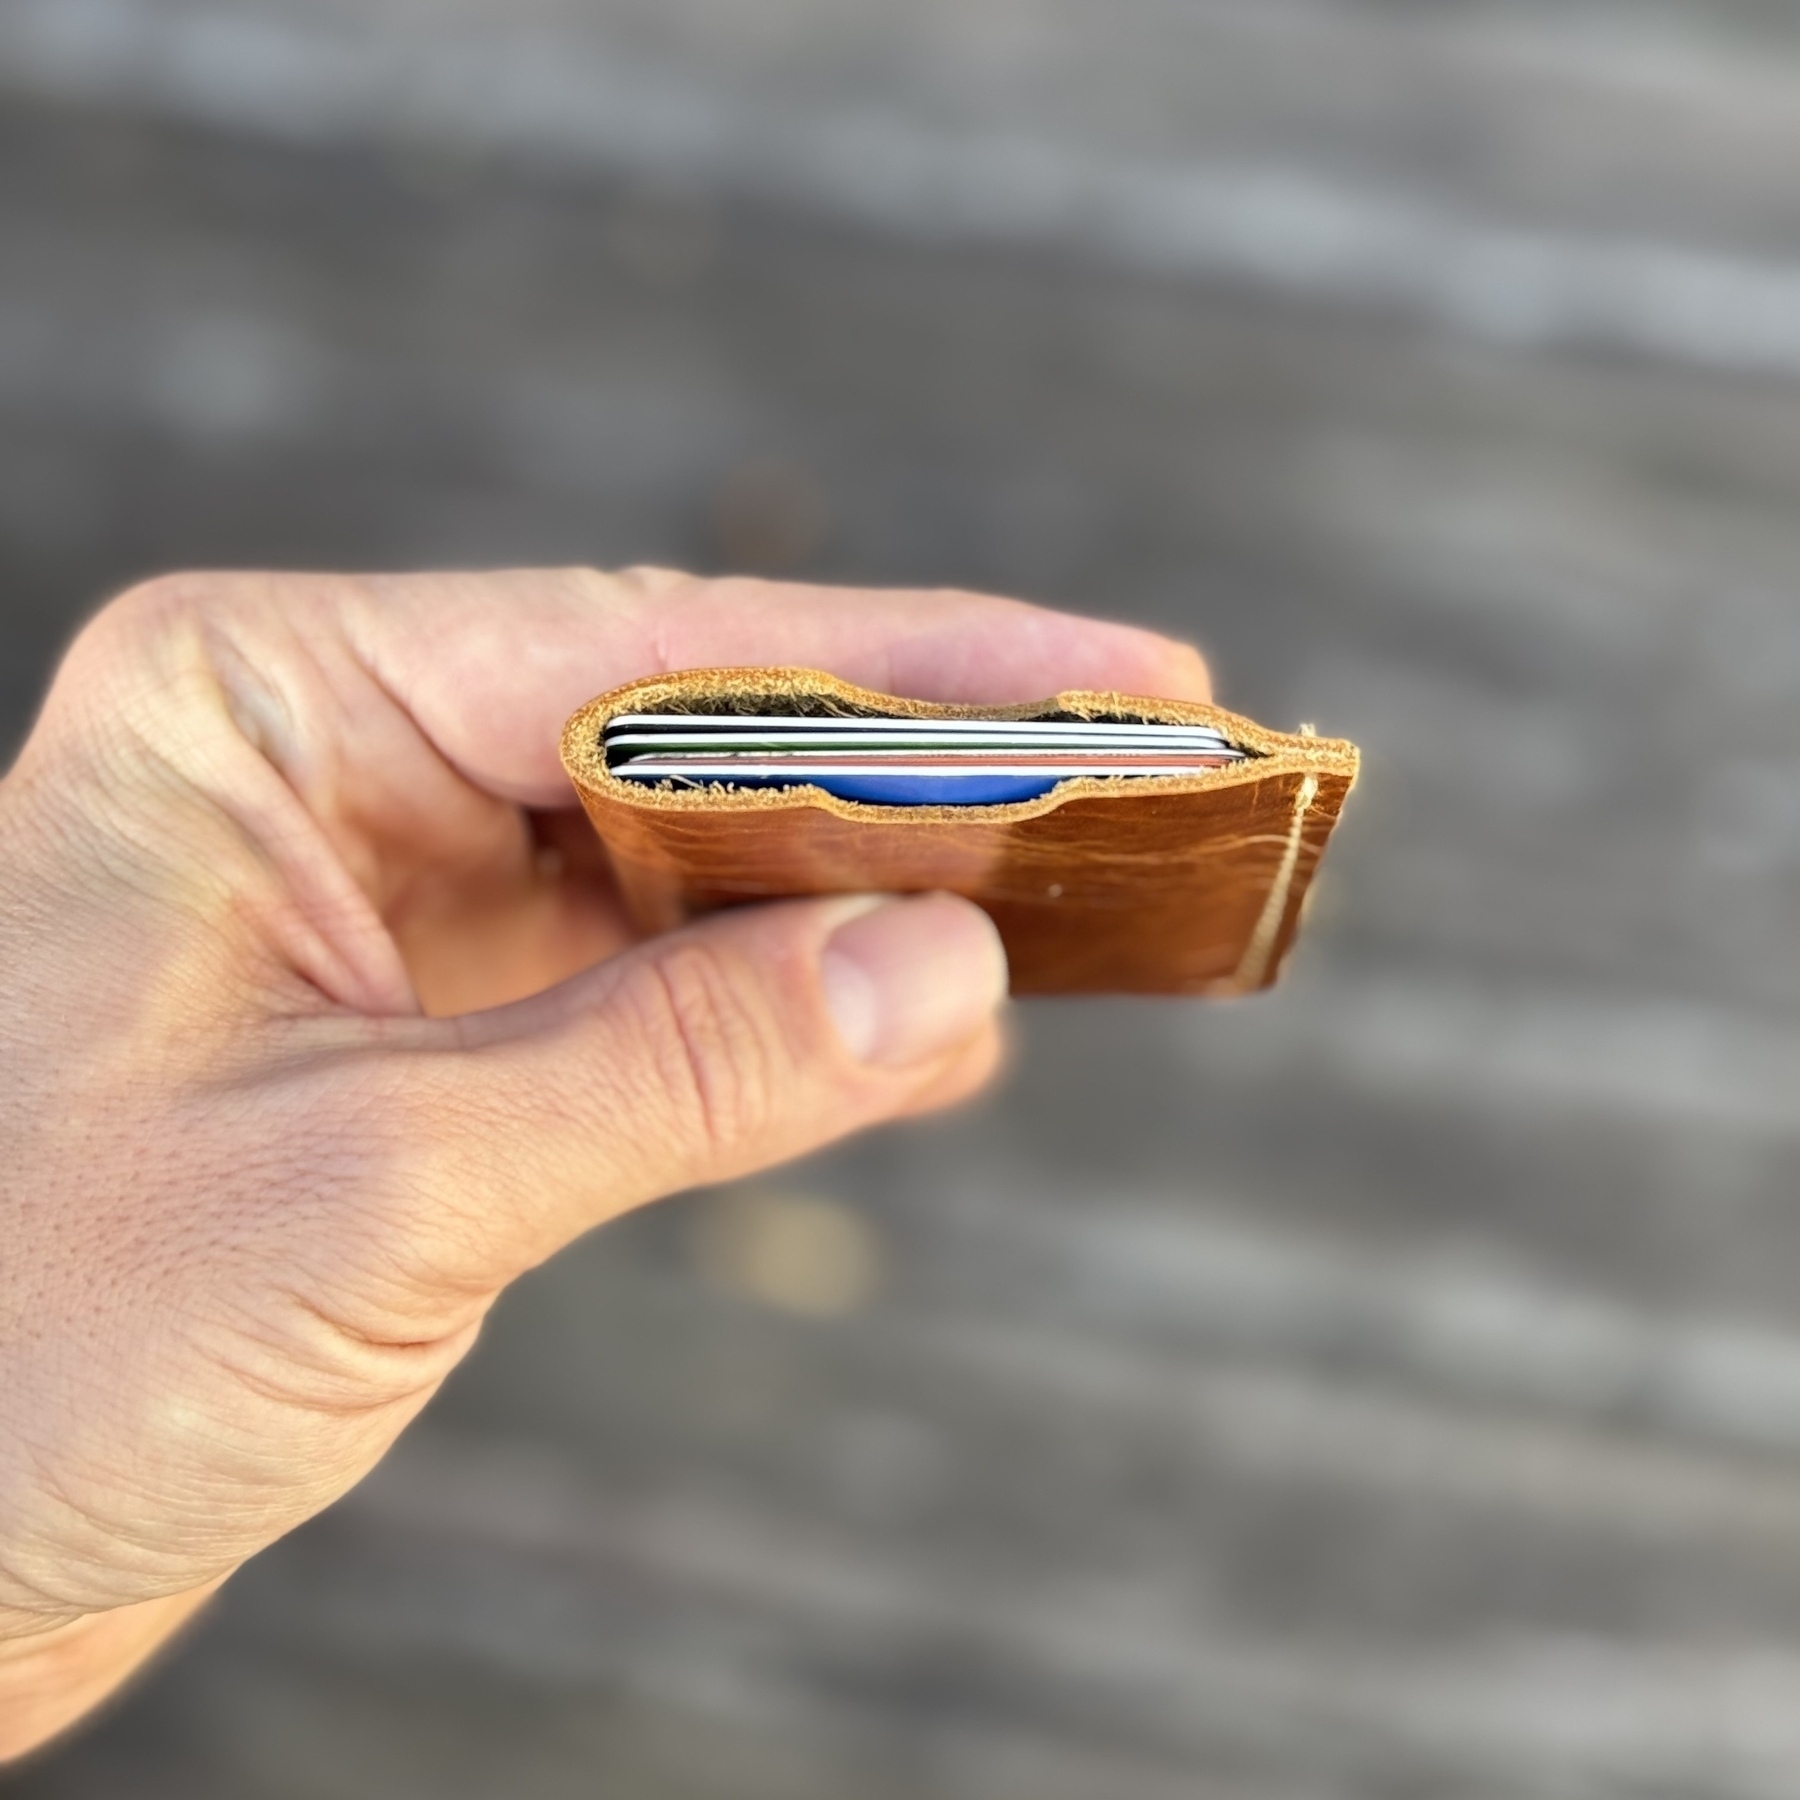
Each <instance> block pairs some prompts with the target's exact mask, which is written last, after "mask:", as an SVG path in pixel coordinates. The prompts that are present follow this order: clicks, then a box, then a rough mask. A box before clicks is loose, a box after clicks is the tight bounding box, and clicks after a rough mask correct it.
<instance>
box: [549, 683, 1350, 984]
mask: <svg viewBox="0 0 1800 1800" xmlns="http://www.w3.org/2000/svg"><path fill="white" fill-rule="evenodd" d="M655 712H669V713H689V714H693V713H734V714H754V713H785V714H796V715H820V716H824V715H835V716H877V717H880V716H885V717H899V718H926V719H968V718H988V719H1054V718H1063V719H1068V718H1081V719H1105V720H1112V721H1127V722H1131V723H1151V724H1192V725H1211V726H1214V727H1216V728H1217V729H1219V730H1221V731H1223V732H1224V734H1225V735H1226V736H1227V737H1228V738H1229V739H1230V740H1231V741H1232V742H1233V743H1234V744H1237V745H1239V746H1241V747H1242V748H1243V749H1246V750H1249V751H1251V752H1253V753H1254V754H1253V755H1252V756H1250V757H1249V758H1248V759H1246V760H1245V761H1243V762H1239V763H1234V764H1231V765H1229V766H1227V767H1224V768H1218V769H1208V770H1204V771H1200V772H1197V773H1194V774H1188V775H1168V776H1147V777H1143V778H1141V779H1119V778H1116V777H1115V778H1104V779H1102V778H1094V777H1088V776H1084V777H1079V778H1076V779H1073V780H1069V781H1064V782H1062V783H1060V784H1059V785H1058V786H1057V787H1056V788H1055V789H1054V790H1053V791H1052V792H1050V793H1048V794H1045V795H1042V796H1041V797H1040V798H1038V799H1035V800H1024V801H1016V802H1013V803H1011V804H1009V805H1003V806H872V805H866V804H864V803H862V802H859V801H853V800H840V799H838V798H836V797H835V796H833V795H830V794H827V793H825V792H824V791H823V790H822V789H820V788H816V787H792V788H731V787H692V788H677V787H675V786H673V785H672V784H671V785H661V786H652V785H646V784H645V783H642V782H631V781H621V780H619V779H618V778H617V777H615V776H614V775H612V774H611V773H610V772H609V771H608V769H607V766H606V756H605V753H604V750H603V748H602V744H601V734H602V732H603V730H604V728H605V726H606V722H607V720H608V719H610V718H612V717H613V716H614V715H615V714H619V713H655ZM562 756H563V764H564V766H565V767H566V768H567V769H568V771H569V774H570V776H571V777H572V778H573V779H574V782H575V787H576V790H577V792H579V794H580V795H581V803H582V805H583V806H584V807H586V809H587V814H588V817H589V818H590V819H591V820H592V821H593V823H594V829H595V830H596V831H598V832H599V834H600V837H601V840H602V842H603V843H604V844H605V846H606V849H607V853H608V856H609V858H610V860H611V863H612V866H613V870H614V872H615V874H616V876H617V879H618V884H619V888H620V892H621V893H622V895H623V896H624V899H625V902H626V904H627V906H628V907H629V908H630V910H631V912H632V914H633V916H634V918H635V919H636V921H637V923H638V924H639V925H640V926H641V927H642V928H643V929H645V930H647V931H662V930H667V929H669V928H670V927H672V926H675V925H679V924H681V923H683V922H684V921H685V920H687V919H690V918H693V917H695V916H696V915H698V914H701V913H705V912H710V911H713V910H714V909H716V908H718V907H722V906H732V905H738V904H742V903H743V902H746V901H752V900H766V899H772V898H776V897H780V896H791V895H799V894H839V893H864V892H876V891H880V892H896V893H920V892H929V891H933V890H947V891H948V892H951V893H956V894H962V895H965V896H966V897H967V898H969V899H970V900H973V901H974V902H975V903H976V904H977V905H979V906H980V907H982V908H983V909H984V910H985V911H986V912H987V913H988V914H989V915H990V916H991V917H992V919H993V920H994V922H995V924H996V925H998V926H999V928H1000V935H1001V937H1002V939H1003V940H1004V941H1005V944H1006V952H1007V956H1008V958H1009V959H1010V962H1011V966H1012V987H1013V992H1014V993H1015V994H1102V993H1117V994H1210V995H1230V994H1245V993H1250V992H1252V991H1254V990H1255V989H1258V988H1264V987H1267V986H1269V985H1270V983H1272V982H1273V981H1274V979H1275V977H1276V975H1277V974H1278V973H1279V972H1280V969H1281V965H1282V962H1283V961H1284V959H1285V958H1286V956H1287V953H1288V951H1289V949H1290V948H1291V947H1292V945H1293V942H1294V938H1295V936H1296V934H1297V933H1298V931H1299V928H1300V919H1301V915H1302V912H1303V909H1304V903H1305V900H1306V896H1307V893H1308V890H1309V888H1310V885H1311V882H1312V878H1313V875H1314V872H1315V871H1316V870H1317V868H1318V866H1319V859H1320V857H1321V856H1323V854H1324V851H1325V845H1326V841H1327V840H1328V839H1329V838H1330V836H1331V832H1332V827H1333V826H1334V825H1335V824H1336V823H1337V819H1338V814H1339V813H1340V811H1341V810H1342V808H1343V804H1344V799H1345V796H1346V795H1347V794H1348V793H1349V792H1350V789H1351V786H1352V784H1353V783H1354V782H1355V780H1356V770H1357V752H1356V746H1355V745H1354V744H1348V743H1344V742H1342V741H1340V740H1337V739H1332V738H1321V737H1316V736H1314V735H1312V733H1311V732H1310V731H1307V732H1303V733H1302V734H1301V735H1298V736H1289V735H1287V734H1284V733H1281V732H1275V731H1265V730H1264V729H1263V728H1262V727H1261V726H1260V725H1254V724H1252V723H1251V722H1250V721H1249V720H1248V719H1241V718H1238V717H1236V716H1235V715H1233V714H1231V713H1228V712H1224V711H1221V710H1220V709H1219V708H1218V707H1215V706H1202V705H1198V704H1196V703H1193V702H1190V701H1183V700H1152V699H1145V698H1143V697H1141V696H1137V695H1130V694H1102V693H1067V694H1058V695H1057V696H1056V697H1055V698H1054V699H1051V700H1045V701H1042V702H1040V703H1038V704H1036V705H1031V706H1000V707H984V706H938V705H933V704H931V703H929V702H926V701H922V700H904V699H898V698H896V697H894V696H892V695H889V694H876V693H871V692H870V691H869V690H868V689H866V688H859V687H852V686H851V685H850V684H849V683H848V682H844V681H839V680H838V679H837V678H836V677H835V676H831V675H825V674H821V673H819V672H818V671H816V670H813V669H689V670H686V671H683V672H681V673H679V674H673V675H655V676H651V677H649V678H648V679H647V680H643V681H634V682H632V683H630V684H629V685H628V686H626V687H622V688H615V689H614V690H613V691H612V692H611V693H609V694H602V695H601V696H600V698H599V699H597V700H593V701H590V702H589V703H588V704H587V705H586V706H584V707H583V708H582V709H581V711H580V712H578V713H576V715H575V716H574V717H573V718H572V719H571V720H570V721H569V723H568V726H567V727H566V729H565V730H564V732H563V740H562Z"/></svg>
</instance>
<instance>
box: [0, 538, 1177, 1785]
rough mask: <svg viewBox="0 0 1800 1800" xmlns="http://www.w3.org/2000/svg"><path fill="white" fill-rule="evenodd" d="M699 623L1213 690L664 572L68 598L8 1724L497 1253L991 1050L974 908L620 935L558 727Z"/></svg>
mask: <svg viewBox="0 0 1800 1800" xmlns="http://www.w3.org/2000/svg"><path fill="white" fill-rule="evenodd" d="M734 663H735V664H749V663H798V664H805V665H811V666H816V667H823V668H827V669H830V670H833V671H834V672H836V673H838V674H840V675H843V676H846V677H848V678H850V679H852V680H854V681H858V682H862V683H864V684H866V685H868V686H871V687H876V688H881V689H886V690H889V691H893V692H898V693H903V694H913V695H919V696H922V697H926V698H933V699H941V700H964V701H991V702H994V703H1000V702H1005V701H1016V700H1027V699H1035V698H1039V697H1042V696H1043V695H1046V694H1049V693H1052V692H1054V691H1056V690H1057V689H1059V688H1065V687H1076V686H1080V687H1101V688H1119V689H1123V690H1127V691H1139V692H1150V693H1160V694H1172V695H1179V696H1184V697H1192V696H1197V695H1204V693H1205V691H1206V676H1205V671H1204V668H1203V667H1202V665H1201V663H1200V660H1199V658H1198V657H1197V656H1196V655H1195V654H1194V653H1193V652H1192V651H1190V650H1187V649H1184V648H1182V647H1179V646H1177V645H1173V644H1170V643H1168V642H1166V641H1164V640H1161V639H1158V638H1154V637H1152V636H1150V635H1148V634H1146V633H1142V632H1137V631H1133V630H1129V629H1126V628H1124V627H1119V626H1112V625H1101V624H1094V623H1087V622H1083V621H1079V620H1075V619H1069V618H1064V617H1059V616H1057V615H1054V614H1050V613H1045V612H1040V611H1036V610H1034V609H1031V608H1028V607H1024V606H1020V605H1017V604H1015V603H1012V602H1007V601H1001V600H993V599H984V598H980V597H976V596H972V595H961V594H878V593H864V592H853V591H840V592H830V591H821V590H807V589H803V588H792V587H783V586H776V585H770V584H765V583H757V582H748V581H701V580H695V579H690V578H688V577H684V576H680V575H673V574H666V573H661V572H638V573H634V574H630V575H624V576H603V575H597V574H592V573H580V572H577V573H557V574H514V575H489V576H420V577H409V578H369V579H349V578H337V577H301V576H275V575H242V576H237V575H217V576H196V577H185V578H179V579H170V580H164V581H159V582H156V583H153V584H151V585H150V586H148V587H145V588H142V589H140V590H138V591H136V592H134V593H132V594H129V595H127V596H126V597H125V598H124V599H122V600H120V601H118V602H116V603H115V604H114V605H112V606H111V607H109V608H108V609H107V610H106V611H105V612H103V613H102V614H101V615H100V616H99V617H98V619H96V620H95V622H94V623H93V624H92V625H90V626H89V628H88V629H87V630H86V632H85V633H84V634H83V635H82V636H81V638H80V639H79V640H78V641H77V643H76V645H75V647H74V649H73V650H72V651H71V652H70V655H69V657H68V659H67V661H66V662H65V664H64V666H63V668H62V670H61V672H60V674H59V675H58V677H57V680H56V683H55V685H54V687H53V689H52V691H51V694H50V698H49V701H48V704H47V705H46V708H45V711H44V714H43V717H42V719H41V720H40V722H39V724H38V726H37V729H36V731H35V732H34V733H33V735H32V737H31V739H30V740H29V742H28V743H27V745H26V747H25V749H24V752H23V753H22V755H21V756H20V758H19V760H18V763H17V765H16V766H15V768H14V769H13V770H12V772H11V773H10V775H9V776H8V777H7V778H6V780H5V782H4V783H3V784H0V1149H3V1151H4V1155H3V1158H0V1246H3V1248H0V1755H5V1754H9V1753H17V1752H18V1751H21V1750H23V1749H25V1748H28V1747H30V1746H31V1745H33V1744H35V1743H37V1742H39V1741H41V1740H42V1739H43V1738H44V1737H46V1736H48V1735H49V1734H50V1733H52V1732H54V1731H55V1730H57V1729H59V1728H60V1727H61V1726H63V1725H64V1724H66V1723H67V1722H68V1721H69V1720H71V1719H72V1718H74V1717H75V1716H77V1715H78V1714H79V1713H80V1712H81V1711H82V1710H84V1709H85V1708H86V1707H88V1706H89V1705H91V1704H92V1703H93V1702H94V1701H95V1700H97V1699H98V1698H99V1697H100V1696H102V1695H103V1694H104V1693H105V1692H106V1691H108V1690H109V1689H110V1688H111V1687H112V1686H114V1685H115V1684H116V1683H117V1682H118V1681H119V1680H120V1679H121V1678H122V1677H123V1676H124V1675H125V1674H126V1673H127V1672H128V1671H129V1670H130V1668H131V1667H132V1666H133V1665H134V1664H135V1663H136V1662H137V1661H138V1660H140V1659H141V1658H142V1657H143V1656H144V1655H145V1654H147V1653H148V1651H149V1650H150V1649H151V1648H153V1647H154V1645H155V1644H156V1643H157V1642H158V1641H159V1640H160V1639H161V1638H162V1637H163V1636H165V1635H166V1634H167V1633H168V1631H169V1630H171V1629H172V1628H173V1627H174V1625H175V1624H176V1623H178V1622H179V1620H180V1619H182V1618H183V1617H185V1616H186V1615H187V1614H188V1613H189V1612H190V1611H191V1610H192V1609H193V1608H194V1606H195V1605H197V1604H198V1603H199V1601H200V1600H201V1599H202V1598H203V1597H204V1596H205V1595H206V1593H208V1592H209V1591H210V1590H211V1589H212V1588H213V1587H214V1586H216V1585H217V1584H218V1583H219V1582H220V1581H222V1580H223V1579H224V1578H225V1577H226V1576H227V1575H228V1574H229V1573H230V1572H231V1571H232V1570H233V1569H234V1568H236V1567H237V1566H238V1565H239V1564H240V1563H242V1562H243V1561H244V1560H245V1559H246V1558H247V1557H249V1556H251V1555H253V1554H254V1553H255V1552H256V1551H258V1550H259V1549H261V1548H262V1547H263V1546H265V1545H266V1544H268V1543H270V1542H272V1541H273V1540H274V1539H275V1538H277V1537H279V1536H281V1535H282V1533H284V1532H286V1531H288V1530H290V1529H292V1527H294V1526H295V1525H297V1524H299V1523H300V1522H301V1521H302V1520H304V1519H306V1518H308V1517H309V1516H311V1515H312V1514H313V1513H316V1512H318V1511H319V1510H320V1509H321V1508H322V1507H324V1506H326V1505H328V1504H329V1503H330V1502H331V1501H332V1500H334V1499H335V1498H337V1496H338V1495H340V1494H342V1493H343V1492H344V1491H345V1490H346V1489H347V1488H349V1487H350V1486H351V1485H353V1484H354V1483H355V1482H356V1481H357V1480H358V1479H359V1478H360V1477H361V1476H362V1475H363V1474H365V1473H366V1472H367V1471H368V1469H369V1468H370V1467H371V1466H372V1465H373V1464H374V1463H375V1462H376V1461H377V1460H378V1459H379V1458H380V1456H381V1455H382V1453H383V1452H384V1451H385V1450H386V1449H387V1447H388V1445H389V1444H390V1443H392V1442H393V1440H394V1437H395V1436H396V1434H397V1433H398V1432H399V1431H400V1430H401V1429H402V1427H403V1426H404V1425H405V1424H406V1423H407V1421H408V1420H409V1419H411V1418H412V1417H413V1415H414V1414H415V1413H417V1412H418V1410H419V1409H420V1408H421V1407H422V1406H423V1405H424V1404H425V1402H426V1401H427V1400H428V1399H429V1398H430V1397H431V1395H432V1393H433V1392H434V1391H435V1390H436V1388H437V1386H438V1384H439V1383H440V1382H441V1381H442V1380H443V1379H444V1377H445V1375H446V1374H447V1373H448V1372H449V1370H450V1369H451V1368H452V1367H453V1366H454V1365H455V1363H456V1362H457V1360H458V1359H459V1358H460V1357H461V1356H462V1355H463V1354H464V1353H465V1352H466V1351H467V1350H468V1348H469V1346H470V1345H471V1344H472V1343H473V1342H474V1339H475V1336H476V1333H477V1331H478V1330H479V1328H480V1325H481V1320H482V1318H483V1316H484V1315H485V1313H486V1312H487V1310H488V1308H489V1307H490V1306H491V1305H492V1303H493V1301H494V1298H495V1296H496V1295H497V1294H498V1293H499V1292H500V1291H501V1289H502V1288H504V1287H505V1286H506V1284H507V1283H508V1282H510V1281H512V1280H513V1279H514V1278H515V1277H516V1276H518V1275H520V1274H522V1273H523V1272H524V1271H525V1270H527V1269H530V1268H531V1267H533V1266H534V1265H535V1264H537V1263H539V1262H541V1261H542V1260H543V1259H544V1258H545V1257H547V1256H549V1255H551V1254H552V1253H553V1252H554V1251H555V1250H557V1249H558V1248H559V1247H560V1246H562V1245H563V1244H566V1243H568V1242H569V1241H570V1240H571V1239H572V1238H574V1237H577V1236H579V1235H580V1234H581V1233H582V1232H584V1231H587V1230H588V1229H590V1228H591V1227H592V1226H594V1225H597V1224H600V1223H602V1222H603V1221H605V1220H607V1219H610V1218H612V1217H614V1216H615V1215H617V1214H618V1213H620V1212H622V1211H624V1210H626V1209H627V1208H629V1207H633V1206H637V1205H639V1204H641V1203H642V1202H644V1201H646V1200H650V1199H653V1198H655V1197H657V1196H659V1195H663V1194H667V1193H670V1192H672V1191H674V1190H676V1189H679V1188H683V1187H687V1186H690V1185H692V1184H695V1183H700V1182H712V1181H719V1180H723V1179H727V1178H730V1177H733V1176H737V1175H741V1174H744V1173H745V1172H747V1171H749V1170H752V1169H756V1168H760V1167H763V1166H765V1165H767V1164H769V1163H772V1162H775V1161H778V1160H780V1159H783V1158H786V1157H790V1156H793V1155H795V1154H797V1153H799V1152H802V1151H806V1150H810V1149H812V1148H814V1147H815V1146H817V1145H820V1144H823V1143H825V1142H827V1141H829V1140H830V1139H833V1138H836V1137H838V1136H840V1135H841V1134H843V1133H845V1132H848V1131H853V1130H856V1129H858V1128H860V1127H862V1126H865V1125H868V1124H871V1123H873V1122H875V1121H877V1120H882V1119H891V1118H895V1117H899V1116H902V1115H905V1114H908V1113H914V1112H919V1111H922V1110H925V1109H927V1108H930V1107H936V1106H942V1105H945V1104H948V1103H950V1102H952V1101H954V1100H957V1099H959V1098H961V1097H963V1096H964V1095H967V1094H968V1093H970V1092H971V1091H972V1090H973V1089H975V1088H976V1087H978V1086H979V1085H980V1084H981V1083H982V1081H983V1080H984V1079H985V1078H986V1077H987V1076H988V1075H989V1073H990V1072H991V1071H992V1070H993V1068H994V1066H995V1062H996V1057H997V1054H998V1045H999V1037H998V1033H997V1029H996V1024H995V1014H996V1008H997V1006H998V1004H999V1002H1000V999H1001V996H1002V993H1003V990H1004V976H1005V970H1004V964H1003V960H1002V956H1001V952H1000V948H999V944H998V940H997V938H996V937H995V935H994V932H993V929H992V927H991V926H990V925H989V923H988V921H987V919H986V917H985V916H984V915H983V914H982V913H980V912H979V911H978V910H977V909H975V908H974V907H973V906H970V905H968V904H967V903H966V902H963V901H960V900H956V899H953V898H950V897H948V896H943V895H938V896H931V897H926V898H918V899H909V900H886V901H883V900H879V899H876V898H873V897H867V898H852V899H847V900H839V899H833V900H818V901H795V902H788V903H783V904H779V905H769V906H760V907H753V908H746V909H743V910H740V911H736V912H732V913H729V914H724V915H720V916H718V917H715V918H713V919H710V920H707V921H705V922H704V923H701V924H699V925H696V926H694V927H692V928H690V929H688V930H685V931H682V932H678V933H674V934H671V935H669V936H667V937H664V938H660V939H656V940H654V941H651V942H648V943H644V944H636V945H634V944H633V943H632V942H631V937H630V933H629V931H628V929H627V927H626V924H625V921H624V919H623V917H622V915H621V913H620V911H619V909H618V907H617V905H616V904H615V900H614V896H613V893H612V890H611V888H610V886H609V885H608V882H607V879H606V875H605V870H604V864H603V861H602V858H601V857H600V854H599V852H598V847H597V845H596V844H595V842H594V840H593V837H592V834H591V832H590V831H589V829H588V827H587V825H586V822H585V820H583V819H582V818H581V817H580V815H579V814H578V813H573V812H571V811H569V810H568V808H569V806H570V801H571V798H572V796H571V794H570V790H569V787H568V783H567V781H566V779H565V777H564V776H563V773H562V771H561V769H560V767H559V765H558V762H557V736H558V730H559V728H560V726H561V724H562V721H563V719H564V717H565V716H566V715H567V714H568V713H569V712H571V711H573V710H574V708H575V707H576V706H577V705H578V704H579V703H580V702H582V701H584V700H586V699H588V698H590V697H591V696H592V695H593V694H595V693H598V692H600V691H601V690H602V689H605V688H608V687H611V686H614V685H616V684H617V683H619V682H622V681H625V680H628V679H630V678H632V677H634V676H638V675H643V674H648V673H652V672H654V671H656V670H658V669H663V668H681V667H694V666H700V665H718V664H734Z"/></svg>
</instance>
